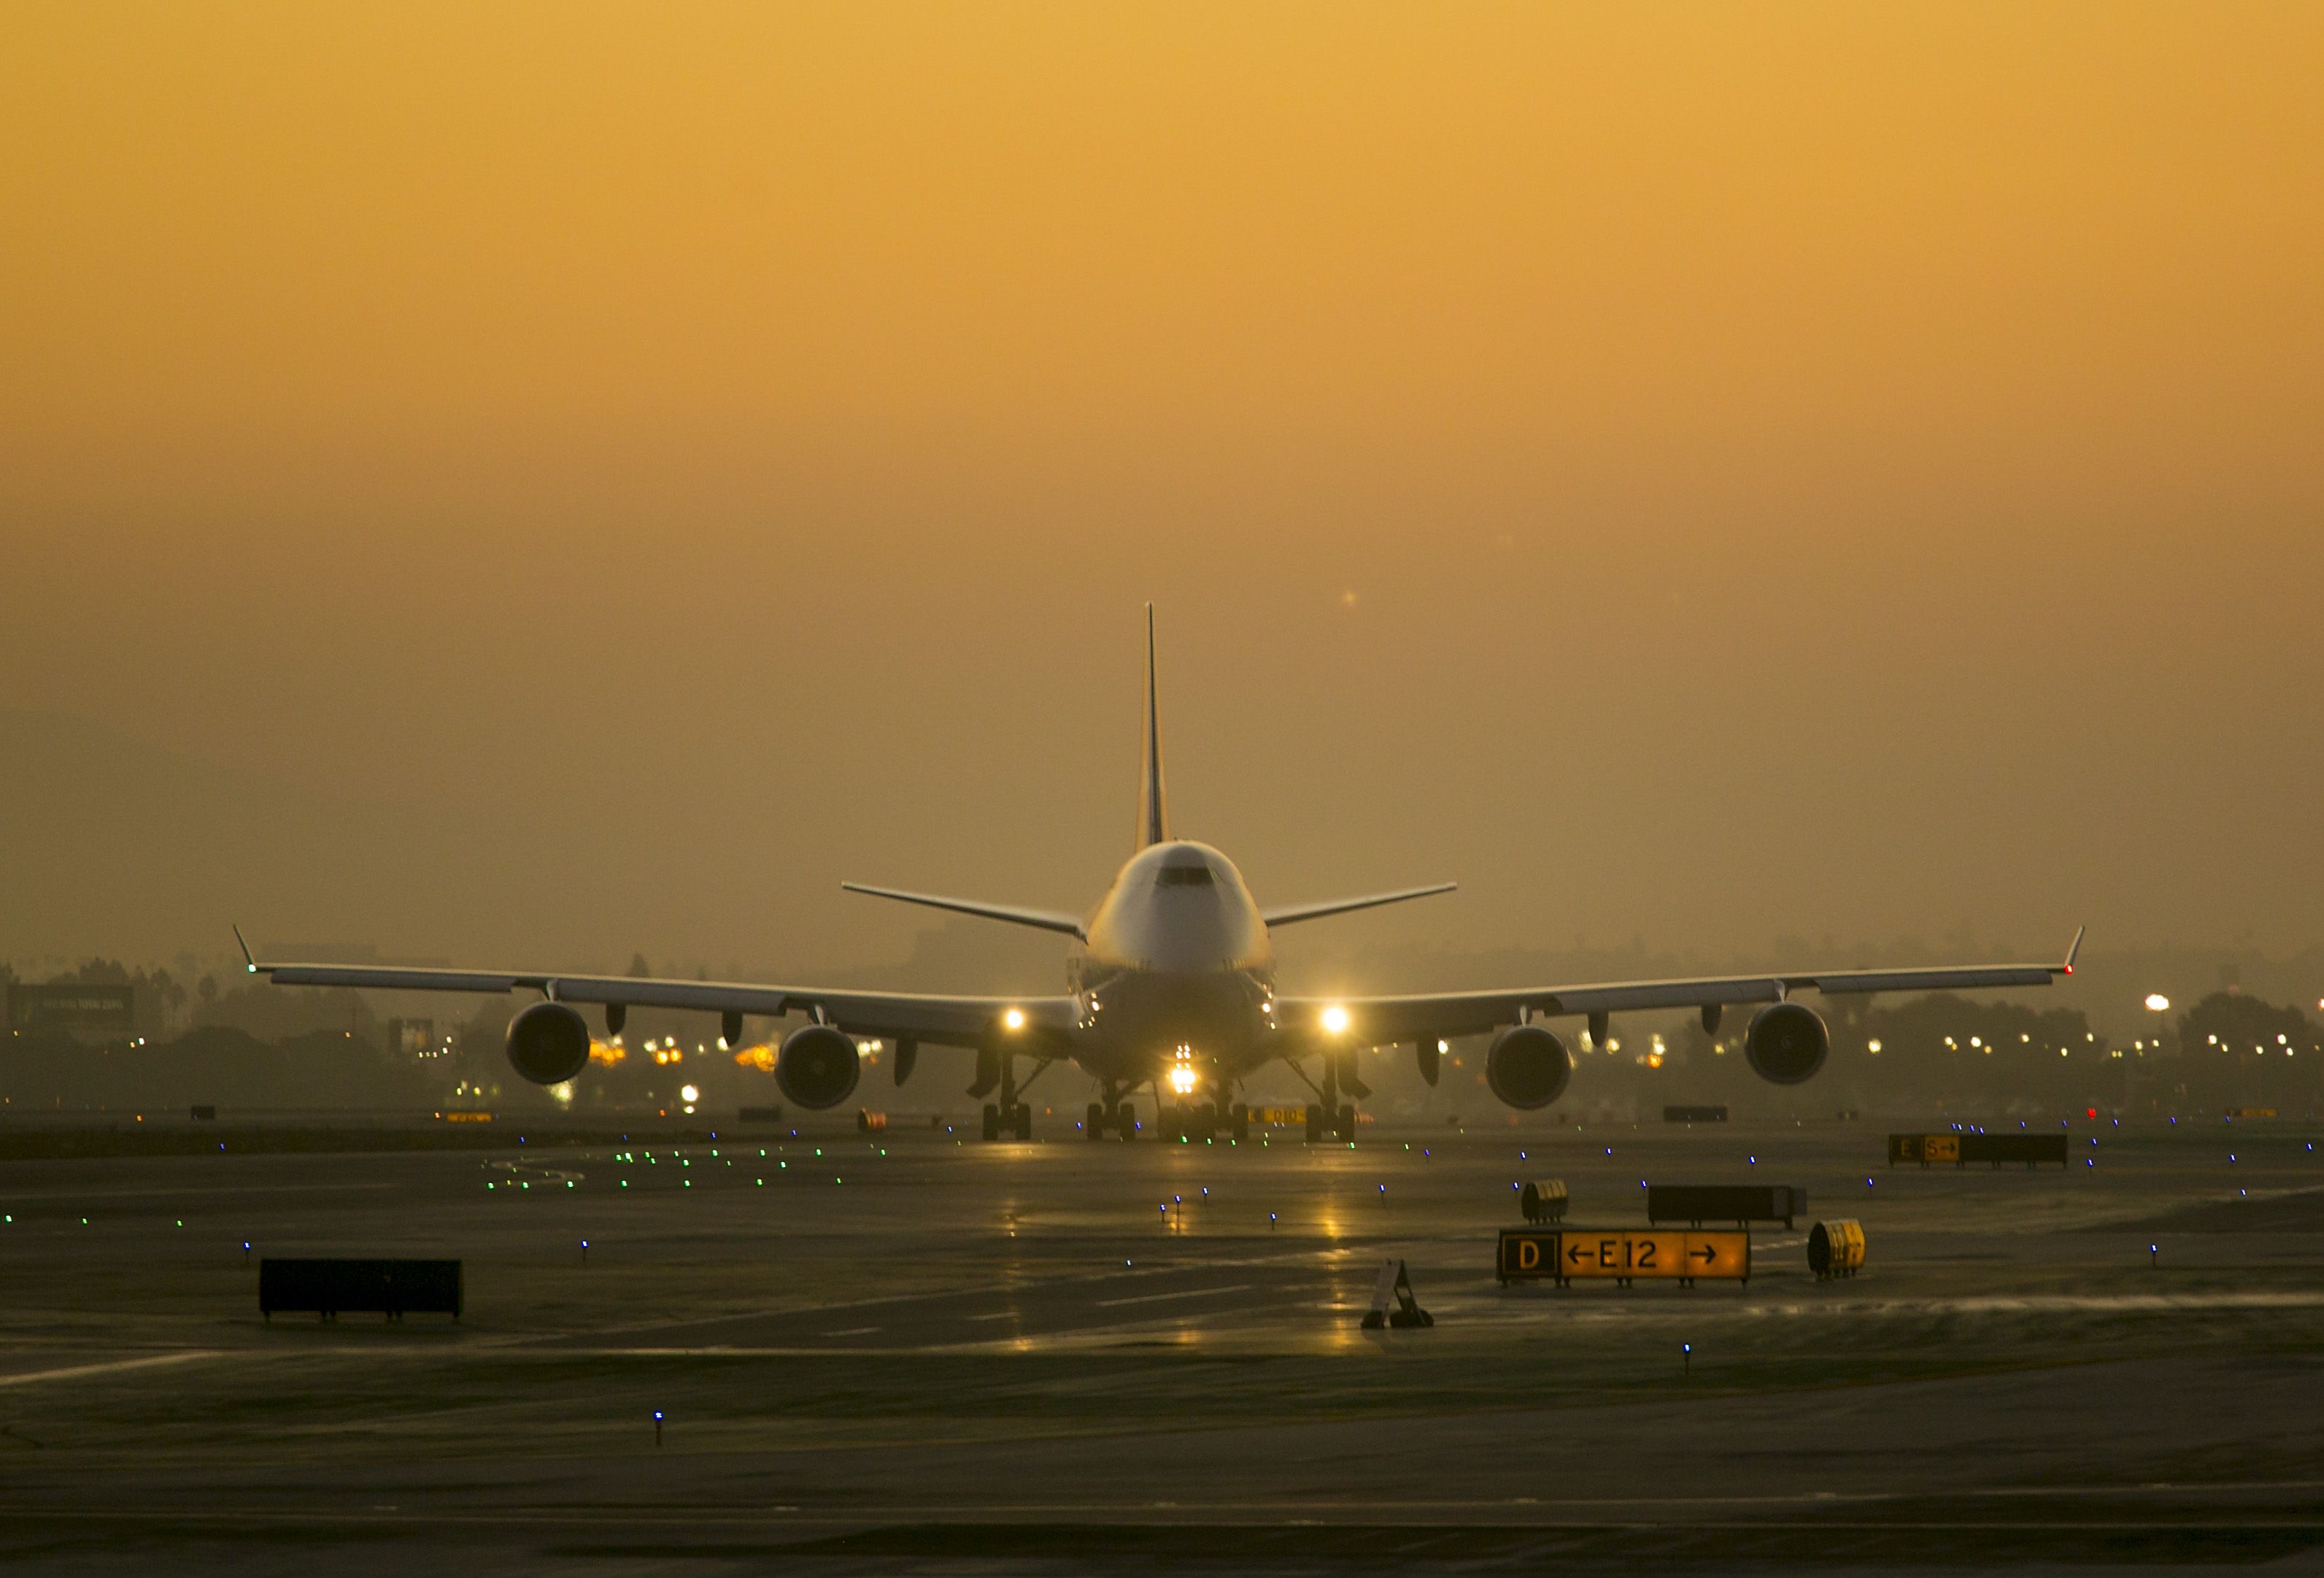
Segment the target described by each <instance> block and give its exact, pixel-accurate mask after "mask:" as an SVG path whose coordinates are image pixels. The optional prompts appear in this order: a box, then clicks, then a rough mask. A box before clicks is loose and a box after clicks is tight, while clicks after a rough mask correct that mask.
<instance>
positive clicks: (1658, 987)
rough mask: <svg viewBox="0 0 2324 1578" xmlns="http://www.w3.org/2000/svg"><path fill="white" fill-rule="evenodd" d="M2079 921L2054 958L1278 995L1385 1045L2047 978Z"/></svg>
mask: <svg viewBox="0 0 2324 1578" xmlns="http://www.w3.org/2000/svg"><path fill="white" fill-rule="evenodd" d="M2081 946H2082V934H2081V932H2080V931H2079V930H2077V931H2076V932H2075V933H2074V940H2073V942H2072V944H2071V945H2070V946H2068V948H2067V949H2066V956H2065V959H2064V960H2063V961H2062V962H2061V963H2059V964H1965V965H1940V966H1937V967H1935V968H1932V969H1906V970H1824V971H1817V972H1812V973H1809V974H1767V975H1715V976H1704V977H1701V978H1699V979H1695V980H1679V981H1619V982H1609V983H1599V984H1592V985H1585V986H1543V987H1531V988H1517V989H1512V990H1507V991H1499V992H1425V993H1420V994H1417V995H1414V996H1406V997H1334V998H1323V997H1278V998H1277V999H1276V1002H1277V1022H1279V1023H1281V1024H1282V1025H1283V1026H1284V1027H1285V1028H1286V1029H1290V1030H1292V1031H1294V1033H1296V1034H1299V1035H1300V1036H1301V1039H1302V1042H1303V1044H1304V1043H1309V1042H1311V1041H1314V1040H1317V1039H1321V1038H1325V1036H1326V1034H1327V1032H1325V1030H1324V1029H1323V1015H1324V1014H1325V1013H1327V1012H1328V1011H1330V1010H1334V1009H1337V1010H1342V1011H1343V1012H1344V1013H1345V1014H1346V1015H1347V1028H1346V1029H1345V1030H1344V1031H1343V1032H1342V1033H1341V1034H1339V1035H1338V1036H1337V1037H1332V1039H1336V1040H1337V1041H1338V1042H1339V1044H1341V1045H1342V1046H1347V1047H1385V1046H1388V1045H1390V1044H1391V1043H1393V1042H1397V1041H1413V1040H1420V1039H1423V1038H1430V1037H1438V1036H1470V1035H1481V1034H1483V1033H1485V1032H1486V1031H1489V1030H1493V1029H1499V1027H1501V1026H1503V1025H1513V1024H1515V1023H1517V1020H1518V1018H1519V1016H1520V1015H1521V1014H1530V1015H1532V1016H1535V1017H1538V1018H1544V1019H1555V1018H1558V1017H1560V1016H1562V1015H1571V1014H1600V1013H1628V1012H1633V1011H1637V1010H1651V1009H1679V1008H1710V1007H1712V1006H1714V1005H1717V1006H1724V1005H1726V1004H1729V1003H1766V1002H1780V1001H1783V1000H1784V997H1785V996H1786V995H1788V994H1789V993H1791V992H1796V991H1800V990H1802V989H1812V990H1814V991H1817V992H1825V993H1827V994H1831V993H1840V992H1944V991H1968V990H1973V989H1976V988H1979V987H1989V986H2047V985H2048V984H2050V983H2051V982H2052V980H2054V979H2056V978H2057V977H2058V976H2060V975H2070V974H2073V973H2074V955H2076V954H2078V953H2080V951H2081Z"/></svg>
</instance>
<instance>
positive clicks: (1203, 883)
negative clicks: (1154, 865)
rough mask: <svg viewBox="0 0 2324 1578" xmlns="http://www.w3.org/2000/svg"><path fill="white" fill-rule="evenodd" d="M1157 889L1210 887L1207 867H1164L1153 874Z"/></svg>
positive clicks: (1210, 882)
mask: <svg viewBox="0 0 2324 1578" xmlns="http://www.w3.org/2000/svg"><path fill="white" fill-rule="evenodd" d="M1154 885H1155V886H1156V887H1157V888H1207V887H1210V886H1211V885H1212V880H1211V868H1210V867H1208V866H1164V867H1163V868H1162V869H1161V870H1160V871H1158V872H1155V873H1154Z"/></svg>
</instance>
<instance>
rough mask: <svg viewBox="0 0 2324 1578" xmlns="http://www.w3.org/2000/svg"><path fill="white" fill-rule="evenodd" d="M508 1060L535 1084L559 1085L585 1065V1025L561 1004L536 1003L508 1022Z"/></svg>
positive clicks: (586, 1037) (586, 1061)
mask: <svg viewBox="0 0 2324 1578" xmlns="http://www.w3.org/2000/svg"><path fill="white" fill-rule="evenodd" d="M508 1060H509V1064H510V1066H512V1067H513V1068H514V1069H515V1070H516V1071H517V1072H518V1073H519V1074H521V1075H524V1077H525V1078H527V1079H529V1080H530V1081H532V1083H533V1084H564V1083H565V1082H566V1081H567V1080H568V1079H571V1078H572V1077H573V1076H574V1075H576V1074H578V1073H580V1072H581V1071H582V1070H583V1069H584V1068H586V1067H587V1066H589V1026H588V1023H587V1021H586V1020H583V1019H582V1017H581V1016H580V1015H579V1014H577V1013H576V1012H574V1011H573V1010H571V1009H569V1008H567V1007H566V1006H565V1005H564V1004H563V1003H561V1002H536V1003H534V1004H533V1005H532V1006H531V1007H530V1008H529V1009H527V1010H524V1011H523V1012H522V1013H521V1014H519V1015H517V1016H516V1018H514V1019H512V1020H509V1028H508Z"/></svg>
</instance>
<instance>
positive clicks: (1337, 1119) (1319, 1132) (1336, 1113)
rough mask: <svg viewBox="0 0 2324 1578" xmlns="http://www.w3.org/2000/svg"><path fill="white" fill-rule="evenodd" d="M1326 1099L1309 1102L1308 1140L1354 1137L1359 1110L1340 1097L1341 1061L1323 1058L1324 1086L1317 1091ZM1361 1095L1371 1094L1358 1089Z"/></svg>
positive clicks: (1317, 1141) (1316, 1141) (1309, 1142)
mask: <svg viewBox="0 0 2324 1578" xmlns="http://www.w3.org/2000/svg"><path fill="white" fill-rule="evenodd" d="M1316 1094H1318V1095H1320V1096H1322V1097H1323V1100H1322V1101H1320V1102H1310V1103H1307V1143H1308V1144H1310V1145H1314V1144H1318V1143H1320V1142H1321V1141H1323V1140H1353V1139H1355V1137H1356V1109H1355V1108H1354V1107H1353V1106H1351V1105H1346V1104H1343V1103H1342V1102H1341V1100H1340V1060H1339V1059H1338V1058H1337V1057H1325V1058H1324V1059H1323V1089H1322V1090H1320V1091H1318V1092H1317V1093H1316ZM1355 1094H1358V1095H1366V1094H1369V1092H1367V1091H1364V1090H1361V1089H1359V1090H1358V1091H1357V1092H1356V1093H1355Z"/></svg>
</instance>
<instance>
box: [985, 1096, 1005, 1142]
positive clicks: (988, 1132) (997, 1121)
mask: <svg viewBox="0 0 2324 1578" xmlns="http://www.w3.org/2000/svg"><path fill="white" fill-rule="evenodd" d="M984 1137H985V1139H987V1140H998V1139H1000V1138H1001V1109H1000V1108H998V1107H996V1106H994V1105H993V1104H992V1103H991V1102H987V1103H984Z"/></svg>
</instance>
